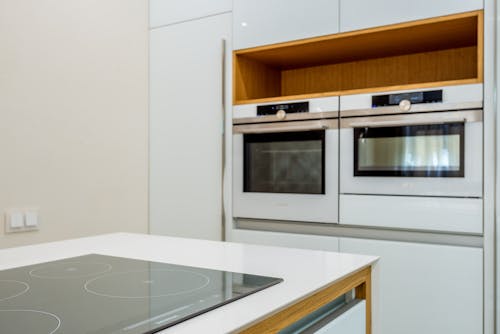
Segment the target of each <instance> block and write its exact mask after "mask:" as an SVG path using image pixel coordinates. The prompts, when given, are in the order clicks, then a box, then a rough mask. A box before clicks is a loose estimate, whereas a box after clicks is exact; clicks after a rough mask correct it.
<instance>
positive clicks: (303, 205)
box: [233, 104, 338, 223]
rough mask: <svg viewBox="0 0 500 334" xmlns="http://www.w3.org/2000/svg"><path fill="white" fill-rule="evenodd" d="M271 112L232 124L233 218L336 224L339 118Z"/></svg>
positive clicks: (288, 106)
mask: <svg viewBox="0 0 500 334" xmlns="http://www.w3.org/2000/svg"><path fill="white" fill-rule="evenodd" d="M269 108H271V107H269ZM273 108H274V109H271V110H270V111H269V112H268V113H267V114H261V115H260V116H257V117H250V118H241V119H234V120H233V215H234V216H235V217H239V218H253V219H274V220H291V221H311V222H325V223H335V222H337V221H338V210H337V206H338V113H337V112H336V111H335V112H326V113H309V112H308V107H307V106H305V105H302V107H300V106H297V105H296V104H280V105H278V106H277V107H276V106H275V107H273ZM297 108H298V109H297ZM301 108H305V109H304V110H301ZM285 110H288V112H286V111H285ZM293 110H301V111H299V112H293ZM290 111H292V112H290ZM261 112H262V111H261Z"/></svg>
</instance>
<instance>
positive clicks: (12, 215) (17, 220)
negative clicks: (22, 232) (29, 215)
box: [7, 211, 24, 229]
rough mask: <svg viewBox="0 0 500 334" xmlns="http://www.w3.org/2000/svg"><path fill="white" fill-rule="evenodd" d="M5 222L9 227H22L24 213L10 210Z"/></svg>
mask: <svg viewBox="0 0 500 334" xmlns="http://www.w3.org/2000/svg"><path fill="white" fill-rule="evenodd" d="M7 223H8V224H9V227H10V228H11V229H20V228H23V227H24V215H23V213H22V212H21V211H12V212H9V213H8V214H7Z"/></svg>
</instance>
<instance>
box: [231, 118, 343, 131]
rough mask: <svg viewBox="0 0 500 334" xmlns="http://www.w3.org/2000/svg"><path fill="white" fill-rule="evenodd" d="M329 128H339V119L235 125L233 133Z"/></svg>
mask: <svg viewBox="0 0 500 334" xmlns="http://www.w3.org/2000/svg"><path fill="white" fill-rule="evenodd" d="M327 129H338V120H337V119H320V120H313V121H300V122H282V123H257V124H244V125H234V126H233V134H237V133H243V134H245V133H272V132H293V131H314V130H327Z"/></svg>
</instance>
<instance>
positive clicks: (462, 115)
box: [340, 110, 483, 129]
mask: <svg viewBox="0 0 500 334" xmlns="http://www.w3.org/2000/svg"><path fill="white" fill-rule="evenodd" d="M482 120H483V112H482V110H463V111H449V112H438V113H432V114H430V113H424V114H405V115H401V114H400V115H389V116H372V117H355V118H342V119H341V120H340V127H341V128H342V129H345V128H361V127H363V128H375V127H386V126H408V125H423V124H443V123H455V122H464V123H465V122H482Z"/></svg>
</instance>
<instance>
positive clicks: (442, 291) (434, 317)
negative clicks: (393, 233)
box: [339, 238, 483, 334]
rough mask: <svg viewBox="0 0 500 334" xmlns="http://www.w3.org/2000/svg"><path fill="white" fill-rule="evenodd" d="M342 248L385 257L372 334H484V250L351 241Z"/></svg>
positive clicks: (378, 271) (376, 279)
mask: <svg viewBox="0 0 500 334" xmlns="http://www.w3.org/2000/svg"><path fill="white" fill-rule="evenodd" d="M339 248H340V251H341V252H345V253H357V254H370V255H377V256H380V260H379V261H378V263H377V264H376V266H375V267H374V271H373V274H372V283H373V288H372V291H373V295H372V297H373V323H372V324H373V334H401V333H405V334H422V333H425V334H443V333H453V334H471V333H482V328H483V312H482V311H483V297H482V296H483V278H482V272H483V265H482V263H483V260H482V255H483V251H482V249H480V248H471V247H458V246H444V245H430V244H417V243H409V242H393V241H377V240H364V239H352V238H341V239H340V247H339Z"/></svg>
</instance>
